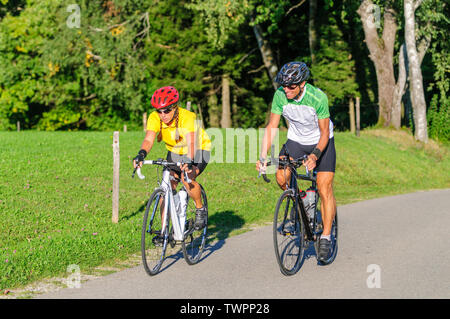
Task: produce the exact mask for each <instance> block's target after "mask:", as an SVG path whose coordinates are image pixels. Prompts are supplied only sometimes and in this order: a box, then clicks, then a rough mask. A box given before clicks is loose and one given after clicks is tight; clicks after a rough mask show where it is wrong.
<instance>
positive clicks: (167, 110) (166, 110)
mask: <svg viewBox="0 0 450 319" xmlns="http://www.w3.org/2000/svg"><path fill="white" fill-rule="evenodd" d="M172 110H173V107H169V108H168V109H164V110H156V112H158V113H159V114H161V113H164V114H169V113H170V112H172Z"/></svg>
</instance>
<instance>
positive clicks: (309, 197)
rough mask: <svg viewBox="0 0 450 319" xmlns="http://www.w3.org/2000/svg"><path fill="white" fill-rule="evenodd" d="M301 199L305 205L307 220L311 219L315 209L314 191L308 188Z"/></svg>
mask: <svg viewBox="0 0 450 319" xmlns="http://www.w3.org/2000/svg"><path fill="white" fill-rule="evenodd" d="M302 200H303V204H304V205H305V210H306V214H307V215H308V218H309V220H311V221H312V220H313V219H314V210H315V209H316V191H315V190H314V189H313V188H311V187H310V188H308V189H307V190H306V195H305V196H304V197H302Z"/></svg>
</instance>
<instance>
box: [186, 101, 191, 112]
mask: <svg viewBox="0 0 450 319" xmlns="http://www.w3.org/2000/svg"><path fill="white" fill-rule="evenodd" d="M186 110H188V111H190V110H191V102H190V101H188V102H187V103H186Z"/></svg>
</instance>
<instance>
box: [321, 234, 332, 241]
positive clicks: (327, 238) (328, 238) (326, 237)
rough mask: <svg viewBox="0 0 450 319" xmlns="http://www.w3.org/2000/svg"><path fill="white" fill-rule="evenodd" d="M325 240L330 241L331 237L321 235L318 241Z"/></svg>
mask: <svg viewBox="0 0 450 319" xmlns="http://www.w3.org/2000/svg"><path fill="white" fill-rule="evenodd" d="M322 238H325V239H326V240H331V235H321V236H320V239H322Z"/></svg>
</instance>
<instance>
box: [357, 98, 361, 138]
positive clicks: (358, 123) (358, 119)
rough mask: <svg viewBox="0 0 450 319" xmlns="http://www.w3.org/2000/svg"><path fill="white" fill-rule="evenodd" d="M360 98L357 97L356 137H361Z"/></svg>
mask: <svg viewBox="0 0 450 319" xmlns="http://www.w3.org/2000/svg"><path fill="white" fill-rule="evenodd" d="M359 117H360V113H359V96H357V97H356V136H358V137H359V130H360V118H359Z"/></svg>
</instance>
